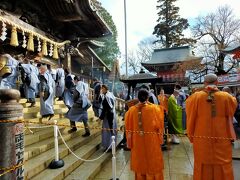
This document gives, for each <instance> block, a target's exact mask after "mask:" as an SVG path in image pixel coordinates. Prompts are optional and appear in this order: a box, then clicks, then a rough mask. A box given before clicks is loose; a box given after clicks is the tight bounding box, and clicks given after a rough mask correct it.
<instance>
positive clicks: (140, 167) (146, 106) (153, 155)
mask: <svg viewBox="0 0 240 180" xmlns="http://www.w3.org/2000/svg"><path fill="white" fill-rule="evenodd" d="M138 99H139V101H140V102H139V103H138V104H137V105H134V106H132V107H131V108H130V109H129V110H128V112H127V113H126V115H125V125H126V136H127V144H128V148H130V149H131V170H132V171H134V172H135V179H136V180H163V167H164V164H163V156H162V150H161V144H162V143H163V128H164V119H163V116H164V115H163V111H162V109H161V108H159V106H157V105H154V104H151V103H149V102H148V91H147V90H143V89H142V90H140V91H139V93H138ZM147 132H153V133H147Z"/></svg>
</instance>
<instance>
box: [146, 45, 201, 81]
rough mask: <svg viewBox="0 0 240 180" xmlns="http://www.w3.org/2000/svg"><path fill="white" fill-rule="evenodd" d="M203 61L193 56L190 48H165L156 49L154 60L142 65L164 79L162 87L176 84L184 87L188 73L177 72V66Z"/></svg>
mask: <svg viewBox="0 0 240 180" xmlns="http://www.w3.org/2000/svg"><path fill="white" fill-rule="evenodd" d="M201 59H202V58H201V57H195V56H194V55H193V54H192V51H191V49H190V47H189V46H183V47H173V48H163V49H155V50H154V52H153V54H152V59H151V60H150V61H148V62H144V63H142V66H144V67H145V68H146V69H147V70H148V71H150V72H153V73H157V76H158V77H161V78H162V80H163V83H164V84H162V85H161V86H166V85H169V84H175V83H180V84H183V85H184V83H185V81H186V78H185V73H186V72H181V71H177V69H176V68H175V67H177V66H176V65H180V64H181V63H183V62H186V61H192V60H196V61H198V60H201Z"/></svg>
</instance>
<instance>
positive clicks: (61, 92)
mask: <svg viewBox="0 0 240 180" xmlns="http://www.w3.org/2000/svg"><path fill="white" fill-rule="evenodd" d="M94 81H95V82H94V84H93V88H94V99H93V102H90V100H89V85H88V83H85V82H84V79H83V78H81V77H79V76H75V75H73V74H71V72H70V71H69V70H68V69H64V68H63V65H62V64H60V65H59V66H58V68H57V69H56V70H54V69H52V68H51V66H50V65H48V64H44V63H35V62H34V61H32V60H30V59H29V58H28V57H26V58H23V59H20V60H16V59H14V58H13V57H12V56H10V55H9V54H4V55H1V56H0V89H19V90H20V91H21V94H22V96H23V97H25V98H26V99H27V103H30V106H29V107H28V108H32V107H35V105H36V97H40V114H41V116H42V118H47V119H48V120H51V119H52V118H53V117H54V101H55V100H58V101H64V104H65V105H66V107H67V108H68V112H67V113H66V115H65V116H66V118H68V119H69V120H70V126H71V129H70V130H69V131H68V132H69V133H74V132H76V131H77V126H76V123H77V122H82V123H83V125H84V127H85V133H84V134H83V135H82V136H83V137H88V136H90V135H91V133H90V128H89V124H88V109H89V108H90V107H91V106H93V110H94V112H95V116H96V117H98V118H99V119H100V120H102V128H103V129H109V128H110V129H116V128H117V123H116V111H115V97H114V95H113V94H112V93H111V92H109V90H108V86H107V85H104V84H102V83H101V82H100V81H98V80H97V79H95V80H94ZM17 82H18V83H17ZM116 134H117V131H116V130H112V131H102V146H103V147H104V149H108V147H109V146H110V145H111V143H112V139H111V137H112V136H114V135H116Z"/></svg>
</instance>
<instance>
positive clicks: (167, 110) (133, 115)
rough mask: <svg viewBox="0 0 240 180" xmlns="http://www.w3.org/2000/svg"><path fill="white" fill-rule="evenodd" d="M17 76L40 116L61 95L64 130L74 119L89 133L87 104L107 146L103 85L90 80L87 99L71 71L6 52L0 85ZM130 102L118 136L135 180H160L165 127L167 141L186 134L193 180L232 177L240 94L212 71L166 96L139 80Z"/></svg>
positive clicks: (110, 128) (109, 108)
mask: <svg viewBox="0 0 240 180" xmlns="http://www.w3.org/2000/svg"><path fill="white" fill-rule="evenodd" d="M19 76H20V77H21V81H22V86H21V89H22V93H23V94H24V96H25V97H26V98H27V100H28V102H29V103H31V105H30V107H29V108H32V107H34V106H35V103H36V100H35V98H36V97H37V96H39V97H40V113H41V115H42V117H43V118H48V120H51V118H52V117H54V106H53V104H54V100H55V97H57V98H58V100H63V101H64V103H65V105H66V107H67V108H68V112H67V113H66V117H67V118H68V119H69V120H70V125H71V129H70V130H69V133H73V132H75V131H77V126H76V123H77V122H82V123H83V124H84V127H85V133H84V134H83V135H82V136H83V137H88V136H90V135H91V133H90V128H89V124H88V109H89V108H90V107H91V106H92V108H93V111H94V114H95V116H96V117H98V118H99V119H100V120H102V129H103V130H102V146H103V147H104V150H107V149H109V147H110V146H111V143H112V139H111V137H112V136H116V135H117V120H116V110H115V97H114V95H113V94H112V93H111V92H110V91H109V89H108V86H107V85H104V84H102V83H101V82H100V81H98V80H97V79H95V81H94V83H93V89H94V97H93V101H92V102H90V100H89V86H88V84H87V83H85V82H84V80H83V79H82V78H81V77H78V76H74V75H72V74H71V72H70V71H69V70H68V69H63V66H62V65H59V67H58V68H57V69H56V71H54V70H52V69H51V66H49V65H46V64H34V62H32V61H30V60H28V59H23V60H22V61H17V60H15V59H14V58H12V57H11V56H10V55H8V54H5V55H2V56H1V57H0V88H1V89H17V88H19V87H17V83H16V82H17V80H18V79H19ZM133 102H134V103H129V102H128V103H127V104H128V107H127V108H126V113H125V115H124V120H125V133H124V140H125V141H126V144H127V148H128V149H129V150H131V169H132V170H133V171H134V172H135V177H136V179H137V180H141V179H155V180H161V179H163V178H164V176H163V168H164V163H163V162H164V161H163V155H162V148H161V147H162V145H163V144H164V143H166V142H168V141H169V139H167V140H164V134H165V133H166V129H165V128H166V127H165V122H167V126H168V128H167V131H169V133H170V134H171V139H170V141H171V142H172V143H174V144H179V143H181V142H180V139H179V138H178V136H177V135H178V134H187V136H188V138H189V140H190V142H191V143H193V152H194V180H205V179H213V180H233V179H234V177H233V168H232V142H233V141H234V140H236V138H237V137H236V132H237V134H238V135H239V132H238V131H239V124H240V122H239V120H240V118H239V116H240V112H239V111H240V94H237V95H236V96H234V95H233V94H232V92H231V89H230V88H229V87H224V88H223V89H222V91H221V90H219V89H218V87H217V76H216V75H215V74H208V75H206V76H205V78H204V88H202V89H198V90H195V91H193V92H192V94H191V95H190V96H188V95H187V94H185V93H184V91H183V90H182V88H181V86H180V85H178V84H177V85H175V87H174V91H173V93H172V95H166V94H165V93H164V90H163V89H161V91H160V93H159V95H158V96H157V97H156V96H155V94H154V93H153V90H151V89H150V87H149V86H148V85H142V86H141V87H140V90H139V92H138V95H137V99H135V100H134V101H133Z"/></svg>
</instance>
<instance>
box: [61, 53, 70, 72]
mask: <svg viewBox="0 0 240 180" xmlns="http://www.w3.org/2000/svg"><path fill="white" fill-rule="evenodd" d="M71 59H72V58H71V55H70V53H67V55H66V56H65V59H64V61H63V65H64V68H67V69H69V70H70V72H71V70H72V63H71Z"/></svg>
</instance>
